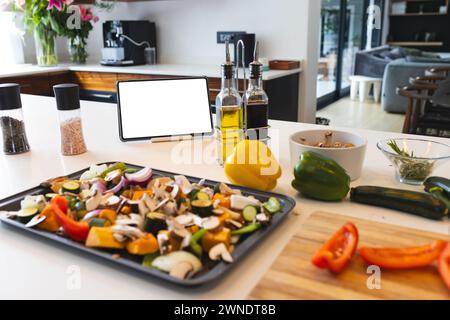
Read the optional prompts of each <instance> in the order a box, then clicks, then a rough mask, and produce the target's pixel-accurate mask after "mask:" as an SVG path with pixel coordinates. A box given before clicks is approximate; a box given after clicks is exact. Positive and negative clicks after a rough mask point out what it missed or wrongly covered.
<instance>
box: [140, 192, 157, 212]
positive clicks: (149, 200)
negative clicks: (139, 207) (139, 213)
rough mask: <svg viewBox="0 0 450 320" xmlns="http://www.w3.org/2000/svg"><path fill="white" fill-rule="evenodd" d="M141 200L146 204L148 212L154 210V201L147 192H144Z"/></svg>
mask: <svg viewBox="0 0 450 320" xmlns="http://www.w3.org/2000/svg"><path fill="white" fill-rule="evenodd" d="M141 200H142V201H144V203H145V205H146V206H147V208H148V210H149V211H150V212H153V211H155V210H156V201H155V200H154V199H152V198H151V197H150V196H149V195H148V193H147V192H145V193H144V195H143V196H142V199H141Z"/></svg>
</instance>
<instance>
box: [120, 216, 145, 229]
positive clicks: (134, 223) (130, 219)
mask: <svg viewBox="0 0 450 320" xmlns="http://www.w3.org/2000/svg"><path fill="white" fill-rule="evenodd" d="M116 224H120V225H126V226H131V227H137V228H139V229H142V227H143V225H144V219H143V218H142V216H141V215H139V214H135V213H131V214H130V215H119V216H118V217H117V219H116Z"/></svg>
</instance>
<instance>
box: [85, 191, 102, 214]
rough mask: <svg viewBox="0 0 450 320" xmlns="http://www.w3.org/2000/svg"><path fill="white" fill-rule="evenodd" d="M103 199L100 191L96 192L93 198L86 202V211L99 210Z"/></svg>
mask: <svg viewBox="0 0 450 320" xmlns="http://www.w3.org/2000/svg"><path fill="white" fill-rule="evenodd" d="M102 198H103V196H102V193H101V192H99V191H95V194H94V195H93V196H92V197H91V198H89V199H87V200H86V210H87V211H92V210H95V209H97V208H98V207H99V206H100V203H101V202H102Z"/></svg>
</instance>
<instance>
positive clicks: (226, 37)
mask: <svg viewBox="0 0 450 320" xmlns="http://www.w3.org/2000/svg"><path fill="white" fill-rule="evenodd" d="M246 33H247V32H245V31H217V43H225V42H226V41H228V42H233V37H234V35H235V34H246Z"/></svg>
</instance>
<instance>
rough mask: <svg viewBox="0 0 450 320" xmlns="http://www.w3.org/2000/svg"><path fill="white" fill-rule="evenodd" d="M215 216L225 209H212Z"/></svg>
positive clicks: (222, 212) (221, 213)
mask: <svg viewBox="0 0 450 320" xmlns="http://www.w3.org/2000/svg"><path fill="white" fill-rule="evenodd" d="M217 201H220V200H219V199H217ZM212 212H213V213H214V214H215V215H216V216H221V215H223V214H224V213H225V211H223V210H222V209H214V210H213V211H212Z"/></svg>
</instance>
